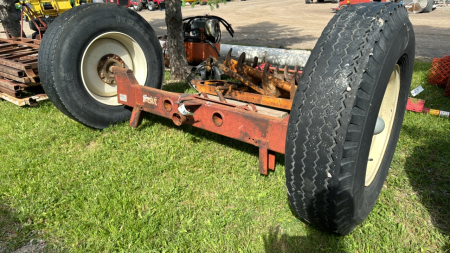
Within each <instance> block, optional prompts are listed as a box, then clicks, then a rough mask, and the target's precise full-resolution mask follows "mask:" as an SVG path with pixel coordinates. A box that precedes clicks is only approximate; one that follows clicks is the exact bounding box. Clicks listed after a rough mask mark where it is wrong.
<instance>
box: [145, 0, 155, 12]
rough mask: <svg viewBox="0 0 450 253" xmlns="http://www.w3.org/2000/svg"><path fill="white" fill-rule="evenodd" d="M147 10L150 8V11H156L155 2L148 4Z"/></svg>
mask: <svg viewBox="0 0 450 253" xmlns="http://www.w3.org/2000/svg"><path fill="white" fill-rule="evenodd" d="M147 8H148V10H149V11H154V10H156V7H155V3H154V2H153V1H150V2H148V6H147Z"/></svg>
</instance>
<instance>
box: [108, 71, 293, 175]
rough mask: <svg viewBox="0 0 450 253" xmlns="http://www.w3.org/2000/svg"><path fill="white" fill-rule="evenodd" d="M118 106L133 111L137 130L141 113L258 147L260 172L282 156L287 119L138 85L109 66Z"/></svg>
mask: <svg viewBox="0 0 450 253" xmlns="http://www.w3.org/2000/svg"><path fill="white" fill-rule="evenodd" d="M112 71H113V72H114V75H115V78H116V80H117V97H118V101H119V103H121V104H124V105H127V106H130V107H132V108H133V112H132V116H131V120H130V126H131V127H134V128H136V127H138V126H139V124H140V123H141V120H142V111H146V112H149V113H152V114H155V115H159V116H162V117H165V118H168V119H171V120H172V121H173V122H174V123H175V124H176V125H182V124H185V125H191V126H193V127H197V128H201V129H204V130H207V131H210V132H213V133H217V134H220V135H223V136H227V137H230V138H233V139H236V140H240V141H243V142H245V143H248V144H251V145H254V146H257V147H259V172H260V173H261V174H264V175H267V173H268V170H273V169H274V168H275V152H277V153H281V154H284V148H285V140H286V131H287V126H288V120H289V116H286V117H284V118H277V117H271V116H267V115H262V114H260V113H258V112H255V111H254V109H252V108H253V107H252V106H251V105H250V106H248V107H245V106H236V105H232V104H229V103H225V102H217V101H215V100H211V99H209V98H208V96H207V95H205V94H202V95H199V94H197V95H195V94H183V93H175V92H169V91H163V90H159V89H155V88H150V87H145V86H140V85H139V83H138V82H137V81H136V79H135V77H134V75H133V72H132V71H131V70H128V69H124V68H120V67H112Z"/></svg>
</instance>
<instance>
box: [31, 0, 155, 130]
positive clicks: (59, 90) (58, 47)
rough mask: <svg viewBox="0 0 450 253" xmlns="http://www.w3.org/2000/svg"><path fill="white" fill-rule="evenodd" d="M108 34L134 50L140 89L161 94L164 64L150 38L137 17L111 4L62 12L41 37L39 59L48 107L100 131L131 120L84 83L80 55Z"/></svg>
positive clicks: (121, 108) (123, 110)
mask: <svg viewBox="0 0 450 253" xmlns="http://www.w3.org/2000/svg"><path fill="white" fill-rule="evenodd" d="M111 13H113V14H114V15H111ZM92 24H95V25H92ZM107 32H117V33H121V34H125V35H127V36H128V37H131V38H132V39H133V40H134V41H135V42H136V43H137V45H139V47H140V48H141V49H142V50H143V55H144V56H145V61H144V63H143V64H144V65H143V66H146V81H145V82H143V83H141V84H144V85H145V86H150V87H154V88H161V86H162V81H163V78H164V65H163V63H164V61H163V54H162V50H161V46H160V44H159V41H158V39H157V36H156V34H155V32H154V31H153V29H152V28H151V26H150V25H149V24H148V22H147V21H145V20H144V19H143V18H142V17H141V16H140V15H138V14H137V13H135V12H134V11H132V10H129V9H127V8H124V7H122V6H119V5H116V4H103V3H99V4H95V3H94V4H86V5H81V6H78V7H75V8H72V9H70V10H68V11H66V12H64V13H63V14H62V15H61V16H60V17H59V18H58V19H56V20H55V22H54V23H53V24H52V26H50V27H49V29H48V30H47V32H46V33H45V36H44V38H43V40H42V42H41V46H40V48H39V58H38V68H39V76H40V79H41V83H42V86H43V88H44V90H45V92H46V94H47V95H48V97H49V99H50V100H51V101H52V102H53V104H54V105H55V106H56V107H57V108H58V109H59V110H61V111H62V112H63V113H64V114H66V115H67V116H69V117H70V118H72V119H74V120H76V121H79V122H81V123H83V124H85V125H87V126H90V127H93V128H100V129H102V128H106V127H108V126H109V125H111V124H114V123H117V122H120V121H124V120H127V119H129V118H130V115H131V111H130V108H128V107H125V106H123V105H119V106H111V105H107V104H104V103H101V102H99V101H97V100H96V99H94V98H93V97H92V96H91V95H90V93H89V92H88V90H87V88H86V87H85V85H84V83H83V79H82V76H81V75H82V73H81V71H82V70H81V61H82V56H83V53H84V52H85V50H86V48H87V46H88V45H89V43H90V42H91V41H93V40H94V39H95V38H97V37H98V36H99V35H102V34H105V33H107ZM111 53H114V52H111ZM145 64H146V65H145ZM144 72H145V71H144ZM111 98H113V97H111Z"/></svg>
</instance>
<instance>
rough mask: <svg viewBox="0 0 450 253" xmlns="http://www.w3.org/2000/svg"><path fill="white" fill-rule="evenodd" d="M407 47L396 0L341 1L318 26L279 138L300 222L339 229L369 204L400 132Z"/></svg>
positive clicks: (408, 29) (404, 18)
mask: <svg viewBox="0 0 450 253" xmlns="http://www.w3.org/2000/svg"><path fill="white" fill-rule="evenodd" d="M414 47H415V36H414V32H413V27H412V25H411V22H410V21H409V19H408V14H407V12H406V9H405V7H404V6H402V5H399V4H396V3H365V4H358V5H351V6H348V7H347V8H344V9H342V10H341V11H339V12H338V13H337V14H336V15H335V16H334V17H333V18H332V19H331V21H330V22H329V23H328V25H327V26H326V28H325V29H324V31H323V33H322V35H321V36H320V38H319V40H318V41H317V44H316V46H315V47H314V50H313V51H312V53H311V56H310V58H309V59H308V62H307V64H306V66H305V69H304V72H303V74H302V76H301V79H300V81H299V85H298V89H297V91H296V95H295V97H294V101H293V106H292V109H291V114H290V118H289V125H288V130H287V137H286V150H285V152H286V156H285V163H286V164H285V166H286V187H287V191H288V198H289V201H290V203H291V206H292V208H293V210H295V212H296V213H297V215H298V216H300V217H301V218H303V219H304V220H305V221H306V222H308V223H310V224H312V225H314V226H315V227H318V228H320V229H322V230H324V231H328V232H331V233H336V234H339V235H346V234H348V233H350V232H351V231H352V230H353V229H354V228H355V226H357V225H358V224H360V223H361V222H363V221H364V219H365V218H366V217H367V216H368V215H369V213H370V211H371V210H372V209H373V207H374V205H375V202H376V200H377V198H378V195H379V193H380V191H381V188H382V186H383V183H384V181H385V179H386V176H387V173H388V170H389V166H390V163H391V161H392V157H393V154H394V150H395V147H396V143H397V140H398V137H399V133H400V128H401V125H402V121H403V116H404V112H405V107H406V102H407V99H408V93H409V88H410V84H411V77H412V72H413V64H414V53H415V48H414ZM380 119H382V121H383V122H384V124H382V123H383V122H381V120H380ZM377 121H378V123H377Z"/></svg>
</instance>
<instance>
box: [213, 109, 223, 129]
mask: <svg viewBox="0 0 450 253" xmlns="http://www.w3.org/2000/svg"><path fill="white" fill-rule="evenodd" d="M212 121H213V122H214V125H216V126H218V127H220V126H221V125H222V124H223V118H222V115H221V114H220V113H218V112H215V113H213V116H212Z"/></svg>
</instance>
